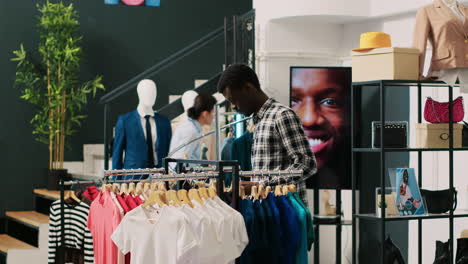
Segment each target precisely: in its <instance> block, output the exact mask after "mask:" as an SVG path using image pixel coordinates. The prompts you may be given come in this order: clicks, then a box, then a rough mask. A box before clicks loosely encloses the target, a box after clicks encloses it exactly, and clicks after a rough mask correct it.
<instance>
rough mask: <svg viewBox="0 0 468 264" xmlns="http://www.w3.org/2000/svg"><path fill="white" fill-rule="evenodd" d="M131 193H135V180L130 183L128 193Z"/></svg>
mask: <svg viewBox="0 0 468 264" xmlns="http://www.w3.org/2000/svg"><path fill="white" fill-rule="evenodd" d="M130 194H135V183H134V182H131V183H130V184H129V185H128V190H127V195H130Z"/></svg>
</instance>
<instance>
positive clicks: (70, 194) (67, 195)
mask: <svg viewBox="0 0 468 264" xmlns="http://www.w3.org/2000/svg"><path fill="white" fill-rule="evenodd" d="M68 199H72V200H73V201H75V202H77V203H80V202H81V200H80V199H78V197H76V195H75V192H74V191H72V190H66V191H65V195H64V197H63V200H64V201H65V200H68Z"/></svg>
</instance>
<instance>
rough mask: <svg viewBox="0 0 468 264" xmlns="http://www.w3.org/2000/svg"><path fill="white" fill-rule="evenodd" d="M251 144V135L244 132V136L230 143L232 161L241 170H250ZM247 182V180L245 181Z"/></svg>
mask: <svg viewBox="0 0 468 264" xmlns="http://www.w3.org/2000/svg"><path fill="white" fill-rule="evenodd" d="M252 144H253V133H250V132H248V131H247V132H245V133H244V135H242V136H241V137H239V138H238V139H235V140H234V142H232V155H231V157H232V159H233V160H237V161H239V165H240V168H241V170H243V171H251V170H252ZM246 180H249V179H246Z"/></svg>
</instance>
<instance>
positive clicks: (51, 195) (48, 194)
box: [34, 189, 60, 200]
mask: <svg viewBox="0 0 468 264" xmlns="http://www.w3.org/2000/svg"><path fill="white" fill-rule="evenodd" d="M34 194H36V195H39V196H42V197H44V198H47V199H50V200H58V199H60V191H52V190H47V189H34Z"/></svg>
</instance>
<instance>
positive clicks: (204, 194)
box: [198, 181, 210, 199]
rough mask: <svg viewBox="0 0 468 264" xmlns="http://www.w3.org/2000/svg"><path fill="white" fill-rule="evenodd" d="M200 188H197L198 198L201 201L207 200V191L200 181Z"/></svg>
mask: <svg viewBox="0 0 468 264" xmlns="http://www.w3.org/2000/svg"><path fill="white" fill-rule="evenodd" d="M202 184H203V185H202V186H201V187H199V188H198V193H199V194H200V197H201V198H203V199H208V198H210V196H209V195H208V190H207V189H206V187H205V182H203V181H202Z"/></svg>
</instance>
